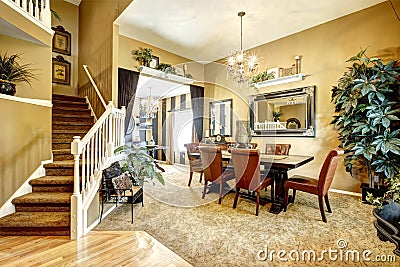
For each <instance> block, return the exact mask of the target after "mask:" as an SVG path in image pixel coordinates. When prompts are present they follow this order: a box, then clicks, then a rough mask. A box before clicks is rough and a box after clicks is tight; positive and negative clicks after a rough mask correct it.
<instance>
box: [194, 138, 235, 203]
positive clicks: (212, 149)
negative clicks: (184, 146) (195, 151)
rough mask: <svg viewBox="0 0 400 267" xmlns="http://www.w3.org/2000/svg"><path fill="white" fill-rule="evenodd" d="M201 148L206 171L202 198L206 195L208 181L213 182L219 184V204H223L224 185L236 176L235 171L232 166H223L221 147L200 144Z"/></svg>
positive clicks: (204, 170)
mask: <svg viewBox="0 0 400 267" xmlns="http://www.w3.org/2000/svg"><path fill="white" fill-rule="evenodd" d="M199 150H200V155H201V161H202V163H203V172H204V190H203V195H202V198H203V199H204V197H205V195H206V189H207V184H208V182H213V183H216V184H218V185H219V200H218V204H221V202H222V190H223V185H224V183H225V182H226V181H229V180H231V179H234V178H235V172H234V171H233V170H232V168H231V167H227V168H224V167H223V165H222V152H221V147H218V146H212V145H206V146H203V145H201V146H199Z"/></svg>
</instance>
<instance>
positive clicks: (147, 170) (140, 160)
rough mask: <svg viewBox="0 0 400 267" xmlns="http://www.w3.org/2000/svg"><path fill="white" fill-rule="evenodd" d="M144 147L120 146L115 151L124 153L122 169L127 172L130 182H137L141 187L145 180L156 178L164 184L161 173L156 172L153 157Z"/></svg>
mask: <svg viewBox="0 0 400 267" xmlns="http://www.w3.org/2000/svg"><path fill="white" fill-rule="evenodd" d="M148 151H149V149H147V148H146V147H137V146H135V145H124V146H120V147H118V148H117V149H116V150H115V153H116V154H118V153H123V154H125V157H124V159H123V160H122V162H121V163H122V171H123V172H126V173H128V175H129V177H130V178H131V180H132V182H133V183H134V184H135V183H138V184H139V185H140V186H141V187H142V186H143V184H144V183H145V182H153V183H154V180H158V181H159V182H160V183H161V184H163V185H164V184H165V182H164V178H163V177H162V175H161V173H159V172H157V169H156V165H155V159H154V158H153V157H151V156H150V155H149V153H148Z"/></svg>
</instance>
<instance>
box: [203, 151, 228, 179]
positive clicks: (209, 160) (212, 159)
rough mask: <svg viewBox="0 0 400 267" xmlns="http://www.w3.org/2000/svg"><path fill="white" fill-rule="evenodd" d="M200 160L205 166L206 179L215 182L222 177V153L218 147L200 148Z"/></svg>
mask: <svg viewBox="0 0 400 267" xmlns="http://www.w3.org/2000/svg"><path fill="white" fill-rule="evenodd" d="M199 150H200V158H201V162H202V164H203V173H204V179H205V180H206V181H209V182H214V181H215V180H218V178H220V177H221V176H222V173H223V170H222V153H221V148H220V147H218V146H212V145H206V146H203V145H201V146H199Z"/></svg>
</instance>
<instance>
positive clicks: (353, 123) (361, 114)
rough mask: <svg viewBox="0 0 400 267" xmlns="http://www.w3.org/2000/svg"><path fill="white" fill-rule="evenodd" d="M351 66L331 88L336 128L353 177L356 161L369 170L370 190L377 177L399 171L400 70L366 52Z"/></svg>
mask: <svg viewBox="0 0 400 267" xmlns="http://www.w3.org/2000/svg"><path fill="white" fill-rule="evenodd" d="M347 62H351V63H352V66H351V67H349V68H348V71H346V72H345V73H344V74H343V76H342V77H341V78H340V79H339V81H338V84H337V85H336V86H333V88H332V102H333V104H334V106H335V112H336V115H335V116H334V119H333V121H332V122H331V123H332V124H334V125H335V127H336V129H337V131H338V134H339V140H340V142H341V146H342V147H343V149H344V151H345V156H344V165H345V166H346V170H347V171H348V172H350V173H351V171H352V167H353V164H355V163H356V162H357V161H358V162H361V163H362V164H363V165H365V166H366V168H367V171H368V177H369V184H370V187H372V185H373V176H374V173H380V174H381V175H382V176H384V177H386V178H391V177H394V176H395V175H396V174H397V173H399V171H400V156H399V155H400V139H399V138H398V135H399V132H400V130H399V128H400V127H399V122H398V120H399V112H400V109H399V97H400V94H399V93H400V80H399V77H400V68H399V67H398V66H396V65H395V63H396V62H395V61H390V62H388V63H387V64H384V63H383V62H382V61H381V59H378V58H369V57H367V56H366V55H365V50H362V51H360V52H359V53H358V54H357V55H356V56H354V57H352V58H350V59H349V60H348V61H347Z"/></svg>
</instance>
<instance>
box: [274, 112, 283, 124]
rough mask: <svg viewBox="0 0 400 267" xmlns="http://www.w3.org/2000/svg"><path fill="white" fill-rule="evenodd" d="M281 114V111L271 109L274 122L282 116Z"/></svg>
mask: <svg viewBox="0 0 400 267" xmlns="http://www.w3.org/2000/svg"><path fill="white" fill-rule="evenodd" d="M282 115H283V113H282V112H280V111H273V112H272V117H273V118H274V121H275V122H278V121H279V118H280V116H282Z"/></svg>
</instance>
